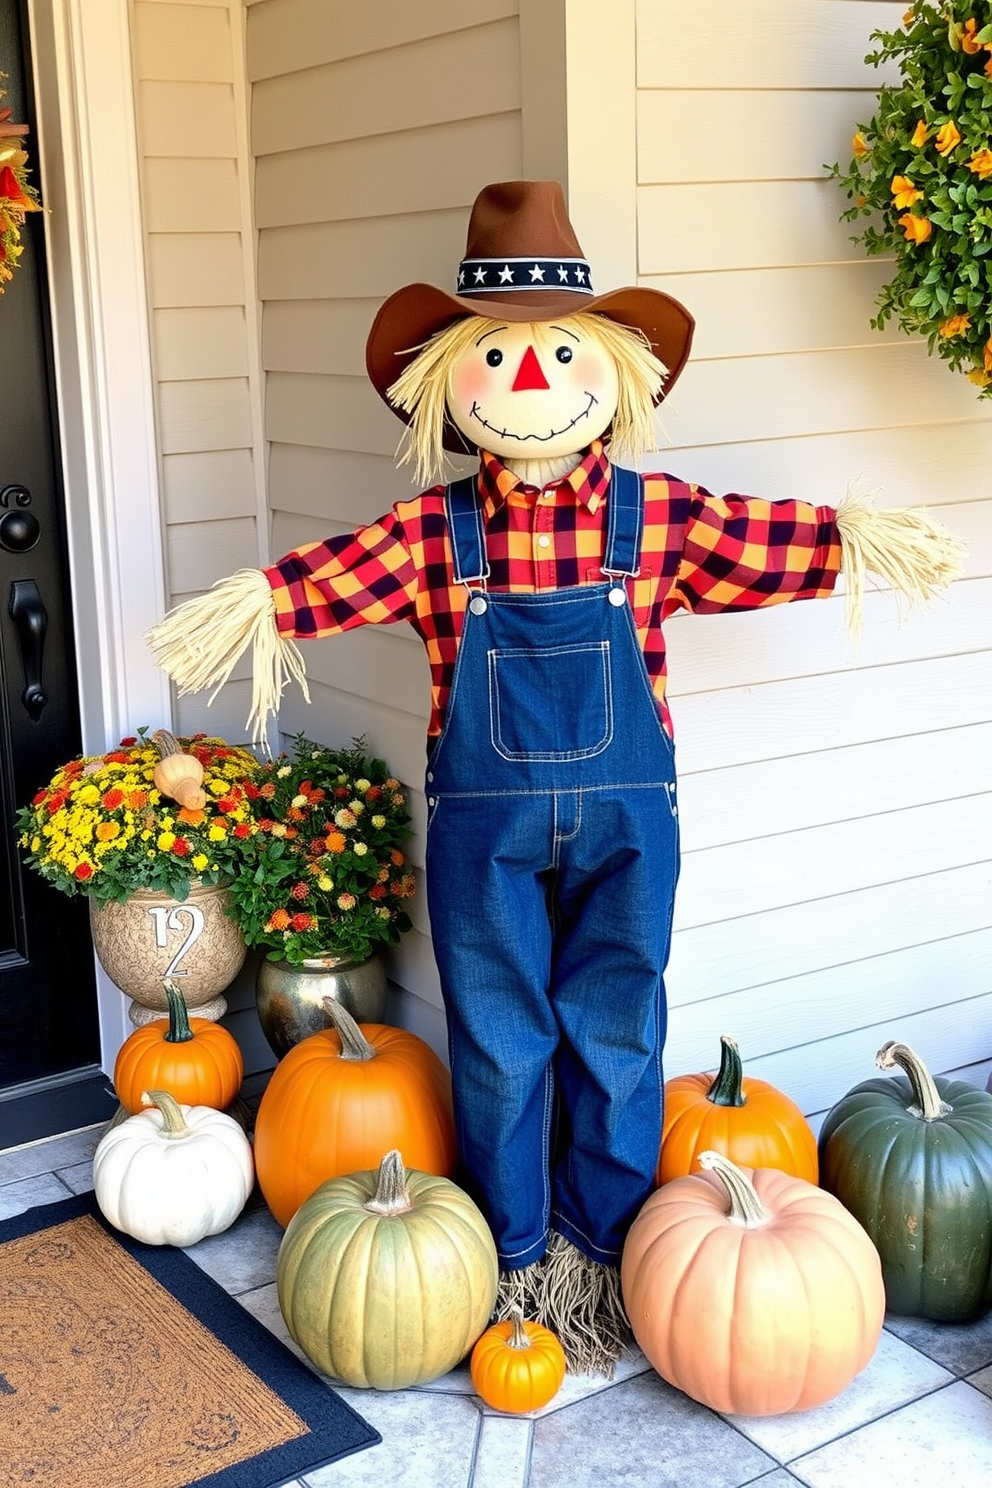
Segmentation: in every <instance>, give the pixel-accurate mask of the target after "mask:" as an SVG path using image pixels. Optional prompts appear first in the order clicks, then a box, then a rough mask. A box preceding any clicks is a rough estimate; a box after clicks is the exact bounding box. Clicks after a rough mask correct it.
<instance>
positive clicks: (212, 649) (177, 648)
mask: <svg viewBox="0 0 992 1488" xmlns="http://www.w3.org/2000/svg"><path fill="white" fill-rule="evenodd" d="M146 640H147V641H148V644H149V646H150V647H151V650H152V654H153V655H154V657H155V660H156V661H157V662H158V664H159V666H160V667H161V668H162V670H163V671H164V672H166V673H167V675H168V676H169V677H171V678H172V680H173V682H175V684H176V687H177V689H178V692H179V695H180V696H183V695H184V694H185V693H189V692H202V691H203V690H204V689H206V688H212V689H213V690H212V692H211V694H210V697H209V698H208V700H207V701H208V703H212V702H213V700H214V698H215V697H216V696H217V694H218V692H219V691H220V689H221V688H222V687H223V686H224V683H225V682H226V681H227V680H228V678H229V677H230V675H231V672H232V671H233V670H234V667H235V665H236V664H237V662H238V661H239V660H240V659H241V657H242V656H243V655H244V653H245V652H246V651H247V650H248V648H249V647H251V649H252V692H251V709H250V712H249V714H248V721H247V728H248V730H249V733H250V736H251V739H252V742H253V743H256V744H267V740H266V725H267V723H268V721H269V719H270V718H274V717H275V716H276V714H277V713H278V711H279V700H280V698H281V697H282V694H283V691H284V689H285V687H286V685H287V683H288V682H289V681H290V680H291V679H293V678H295V680H296V681H297V682H298V683H299V684H300V687H301V689H302V691H303V696H304V697H305V698H306V700H307V702H309V701H310V692H309V689H308V687H307V679H306V672H305V670H304V665H303V657H302V655H301V654H300V649H299V647H298V646H297V644H296V642H295V641H293V640H292V639H290V638H287V637H283V636H281V635H280V634H279V630H278V627H277V625H276V615H275V599H274V598H273V594H272V588H271V585H270V584H269V581H268V579H267V578H266V577H265V574H264V573H263V572H262V570H261V569H259V568H241V569H238V571H237V572H236V573H233V574H231V575H230V576H229V577H227V578H225V579H220V580H218V582H217V583H216V584H214V586H213V587H212V588H211V589H209V590H208V591H207V593H206V594H201V595H198V596H197V597H196V598H195V599H188V600H186V601H185V602H184V603H183V604H181V605H177V606H176V608H175V609H173V610H170V611H169V613H168V614H167V615H166V616H165V618H164V620H161V621H160V622H159V624H158V625H156V626H153V628H152V629H151V630H150V631H148V633H147V636H146Z"/></svg>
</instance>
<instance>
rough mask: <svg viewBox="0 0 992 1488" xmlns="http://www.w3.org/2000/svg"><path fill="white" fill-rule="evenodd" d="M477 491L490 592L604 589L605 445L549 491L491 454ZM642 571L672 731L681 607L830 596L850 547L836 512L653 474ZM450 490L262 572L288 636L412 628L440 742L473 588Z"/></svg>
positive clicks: (641, 594) (646, 620) (650, 657)
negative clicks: (422, 651)
mask: <svg viewBox="0 0 992 1488" xmlns="http://www.w3.org/2000/svg"><path fill="white" fill-rule="evenodd" d="M478 480H479V493H480V497H481V500H482V510H483V521H484V524H485V531H486V553H487V557H488V560H489V565H490V569H491V573H490V578H489V580H488V587H489V588H490V589H492V590H495V591H497V592H516V593H527V594H529V593H534V592H537V591H541V590H545V589H559V588H566V587H569V586H571V585H576V584H597V583H602V582H603V574H602V571H601V564H602V561H603V549H604V542H605V530H606V528H605V511H606V506H605V503H606V496H607V489H608V486H609V480H610V465H609V461H608V459H607V457H606V454H605V453H604V450H603V445H602V443H601V442H600V441H598V440H597V441H596V442H595V443H593V444H592V445H591V446H590V447H589V449H588V450H587V451H586V453H585V455H584V456H583V458H582V460H581V461H580V463H579V464H578V465H576V467H575V469H574V470H572V471H570V472H569V474H567V475H565V476H563V477H562V478H561V479H560V480H556V481H552V482H551V484H550V485H548V486H546V487H544V489H543V490H541V491H538V490H537V489H536V488H535V487H534V486H528V485H525V484H523V483H522V482H521V481H520V480H519V479H518V477H517V476H515V475H514V474H513V472H512V471H511V470H509V469H507V467H506V466H505V465H504V464H503V463H502V462H501V461H500V460H499V459H498V458H497V457H496V456H495V455H491V454H489V453H487V452H483V454H482V457H481V462H480V469H479V477H478ZM644 486H645V520H644V534H643V538H642V543H641V566H640V572H639V574H638V575H637V577H635V578H631V579H629V580H628V581H627V587H628V593H629V596H630V601H631V605H632V608H633V613H634V619H635V624H636V628H637V636H638V640H639V642H640V646H641V649H642V651H643V654H644V660H645V663H646V666H647V670H648V675H649V677H650V679H651V684H652V687H653V689H654V695H655V697H656V699H657V702H658V709H659V712H660V714H661V717H662V721H663V723H664V726H665V728H666V729H667V731H668V732H669V734H671V731H672V727H671V718H670V716H669V712H668V707H667V704H666V701H665V684H666V679H667V672H666V665H665V642H664V637H663V635H662V621H663V620H664V619H666V617H667V616H668V615H671V614H672V613H673V612H675V611H676V610H680V609H685V610H692V611H694V612H695V613H696V614H713V613H715V612H717V611H720V610H752V609H759V608H762V607H764V606H766V605H773V604H781V603H782V602H783V601H785V600H790V599H816V598H819V597H821V596H825V595H828V594H830V593H831V592H832V590H833V587H834V584H835V582H836V578H837V574H838V572H839V570H840V538H839V536H838V533H837V526H836V522H835V520H834V515H835V514H834V512H833V510H832V509H831V508H829V507H822V506H821V507H817V506H812V505H810V504H809V503H808V502H805V501H793V500H787V501H765V500H762V499H760V498H756V497H751V496H737V495H728V496H712V495H710V493H709V492H708V491H706V490H704V489H703V488H702V487H701V486H695V485H689V484H687V483H685V482H684V481H680V480H678V479H676V478H675V477H674V476H670V475H660V474H648V475H645V478H644ZM444 492H445V488H444V486H434V487H432V489H431V490H429V491H425V492H423V493H422V494H421V495H419V496H416V497H414V498H413V500H411V501H400V502H397V503H396V505H395V506H394V507H393V508H392V510H391V511H390V512H389V513H388V514H387V515H386V516H384V517H382V518H381V519H380V520H379V521H377V522H372V523H371V524H370V525H369V526H367V527H361V528H359V529H358V531H357V532H351V533H346V534H344V535H342V536H338V537H330V538H327V539H326V540H325V541H324V542H316V543H308V544H306V545H305V546H303V547H301V548H299V549H298V550H297V551H296V552H295V553H289V554H287V555H286V556H285V557H284V558H280V559H279V561H278V563H276V564H274V565H273V566H272V567H271V568H268V569H266V570H265V573H266V577H267V578H268V580H269V583H270V584H271V586H272V590H273V595H274V597H275V607H276V619H277V624H278V628H279V631H280V634H282V635H284V636H292V637H296V638H297V639H301V640H308V639H313V638H316V637H321V636H329V635H336V634H338V633H340V632H341V631H345V630H352V629H354V628H355V627H356V626H358V625H371V624H386V623H390V622H393V621H397V620H406V621H408V622H409V624H410V625H412V626H413V628H414V630H415V631H416V632H417V634H418V635H419V636H420V637H421V639H422V640H423V642H424V644H425V646H426V648H427V657H428V661H429V663H430V670H431V694H432V710H431V718H430V724H429V727H428V733H429V735H431V736H433V735H436V734H438V733H440V731H441V727H442V724H443V721H444V710H445V706H446V704H447V700H448V694H449V692H450V690H451V680H452V676H453V674H454V667H455V657H456V654H457V651H458V641H459V637H460V636H461V632H462V625H463V623H464V616H465V608H466V604H467V602H468V593H467V590H466V588H465V586H464V585H462V584H459V583H457V582H456V581H455V579H454V577H453V575H452V564H451V545H450V542H449V538H448V530H447V523H446V521H445V516H444Z"/></svg>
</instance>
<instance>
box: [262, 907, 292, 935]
mask: <svg viewBox="0 0 992 1488" xmlns="http://www.w3.org/2000/svg"><path fill="white" fill-rule="evenodd" d="M265 928H266V930H286V929H288V928H289V914H288V913H287V911H286V910H284V909H274V910H273V911H272V913H271V914H270V915H269V923H268V924H267V925H266V927H265Z"/></svg>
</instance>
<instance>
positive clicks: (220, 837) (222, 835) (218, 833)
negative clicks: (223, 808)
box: [207, 823, 227, 842]
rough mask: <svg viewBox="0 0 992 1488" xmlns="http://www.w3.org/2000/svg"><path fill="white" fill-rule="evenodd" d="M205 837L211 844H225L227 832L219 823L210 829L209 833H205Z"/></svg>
mask: <svg viewBox="0 0 992 1488" xmlns="http://www.w3.org/2000/svg"><path fill="white" fill-rule="evenodd" d="M207 837H208V838H209V840H210V841H211V842H226V841H227V830H226V828H224V827H222V826H220V824H219V823H217V824H215V825H214V826H212V827H211V828H210V831H209V832H208V833H207Z"/></svg>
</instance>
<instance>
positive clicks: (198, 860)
mask: <svg viewBox="0 0 992 1488" xmlns="http://www.w3.org/2000/svg"><path fill="white" fill-rule="evenodd" d="M190 861H191V862H192V864H193V867H194V868H195V869H196V871H197V873H202V872H203V870H204V868H206V866H207V864H208V863H209V862H210V859H209V858H208V857H207V855H206V853H194V854H193V856H192V858H191V859H190Z"/></svg>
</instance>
